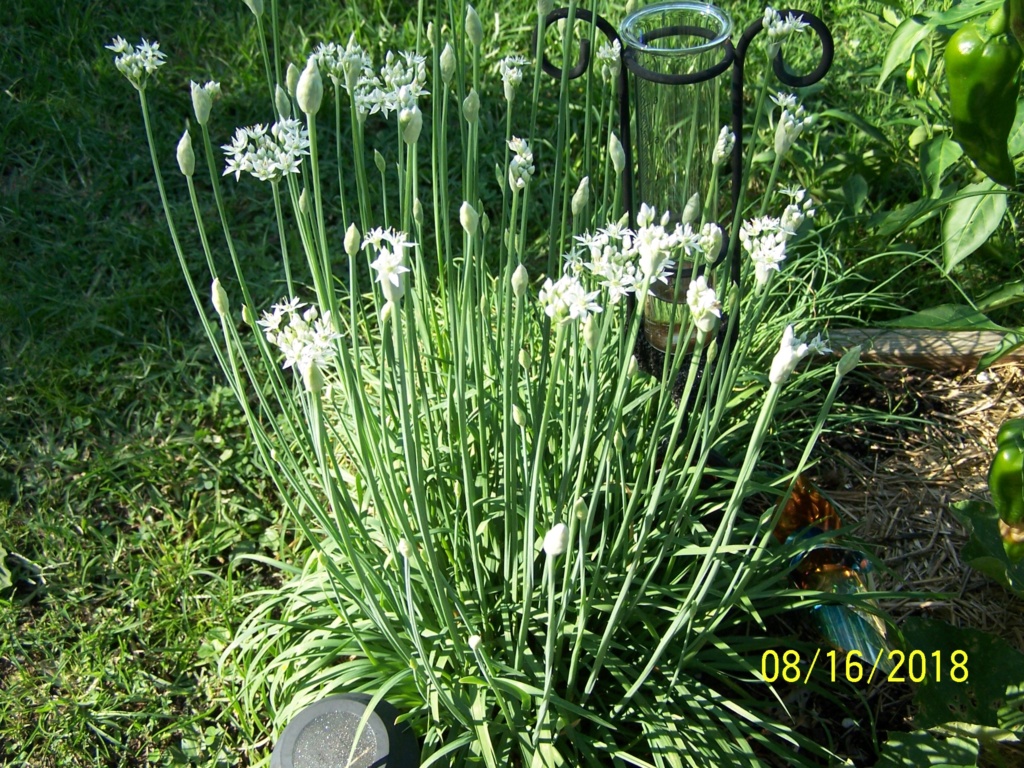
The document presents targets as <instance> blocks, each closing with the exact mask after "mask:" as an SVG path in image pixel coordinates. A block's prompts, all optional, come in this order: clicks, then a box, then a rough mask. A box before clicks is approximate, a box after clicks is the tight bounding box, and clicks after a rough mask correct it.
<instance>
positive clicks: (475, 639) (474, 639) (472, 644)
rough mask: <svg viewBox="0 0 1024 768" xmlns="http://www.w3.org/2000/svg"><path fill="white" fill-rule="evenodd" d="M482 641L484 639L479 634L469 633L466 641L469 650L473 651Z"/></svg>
mask: <svg viewBox="0 0 1024 768" xmlns="http://www.w3.org/2000/svg"><path fill="white" fill-rule="evenodd" d="M483 641H484V639H483V638H482V637H480V635H470V636H469V639H468V640H467V641H466V643H467V644H468V645H469V650H471V651H475V650H477V649H478V648H479V647H480V645H481V643H483Z"/></svg>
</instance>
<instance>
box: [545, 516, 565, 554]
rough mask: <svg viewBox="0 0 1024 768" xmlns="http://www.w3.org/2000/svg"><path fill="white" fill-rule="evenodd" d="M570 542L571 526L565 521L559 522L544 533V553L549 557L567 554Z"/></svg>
mask: <svg viewBox="0 0 1024 768" xmlns="http://www.w3.org/2000/svg"><path fill="white" fill-rule="evenodd" d="M568 544H569V526H567V525H566V524H565V523H558V524H557V525H555V526H553V527H552V528H551V530H550V531H548V532H547V533H546V534H544V554H545V555H547V556H548V557H558V556H559V555H564V554H565V548H566V546H568Z"/></svg>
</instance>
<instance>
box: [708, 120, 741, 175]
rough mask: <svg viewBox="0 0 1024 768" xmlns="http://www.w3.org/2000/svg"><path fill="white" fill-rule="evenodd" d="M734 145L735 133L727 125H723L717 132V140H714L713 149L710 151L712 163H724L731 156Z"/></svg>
mask: <svg viewBox="0 0 1024 768" xmlns="http://www.w3.org/2000/svg"><path fill="white" fill-rule="evenodd" d="M735 146H736V134H734V133H733V132H732V130H731V129H730V128H729V126H728V125H723V126H722V130H721V131H719V132H718V141H716V142H715V149H714V150H713V151H712V153H711V164H712V165H724V164H725V163H727V162H728V161H729V159H730V158H731V157H732V150H733V147H735Z"/></svg>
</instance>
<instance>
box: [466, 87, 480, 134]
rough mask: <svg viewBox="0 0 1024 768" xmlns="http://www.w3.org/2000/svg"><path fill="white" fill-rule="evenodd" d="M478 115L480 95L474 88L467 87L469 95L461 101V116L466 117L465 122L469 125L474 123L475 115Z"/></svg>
mask: <svg viewBox="0 0 1024 768" xmlns="http://www.w3.org/2000/svg"><path fill="white" fill-rule="evenodd" d="M479 115H480V96H479V95H478V94H477V92H476V88H470V89H469V95H468V96H467V97H466V98H465V100H464V101H463V102H462V116H463V117H464V118H466V122H467V123H469V124H470V125H472V124H474V123H476V119H477V117H478V116H479Z"/></svg>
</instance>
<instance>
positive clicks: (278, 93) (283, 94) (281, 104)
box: [274, 83, 292, 119]
mask: <svg viewBox="0 0 1024 768" xmlns="http://www.w3.org/2000/svg"><path fill="white" fill-rule="evenodd" d="M274 107H275V109H277V114H278V115H280V116H281V118H282V119H287V118H289V117H291V116H292V102H291V100H290V99H289V98H288V92H287V91H286V90H285V89H284V88H282V87H281V84H280V83H278V84H277V85H276V86H274Z"/></svg>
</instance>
